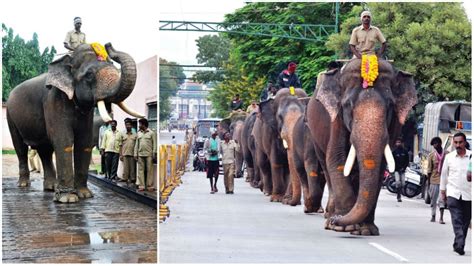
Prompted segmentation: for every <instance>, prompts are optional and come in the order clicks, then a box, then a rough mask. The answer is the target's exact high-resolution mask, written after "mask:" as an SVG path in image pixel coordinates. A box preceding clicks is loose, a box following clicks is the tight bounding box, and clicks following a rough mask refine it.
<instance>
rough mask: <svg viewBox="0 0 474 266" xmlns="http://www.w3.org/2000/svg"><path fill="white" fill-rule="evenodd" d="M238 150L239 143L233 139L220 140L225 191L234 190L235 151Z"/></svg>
mask: <svg viewBox="0 0 474 266" xmlns="http://www.w3.org/2000/svg"><path fill="white" fill-rule="evenodd" d="M239 150H240V146H239V144H237V143H236V142H235V141H234V140H229V142H228V143H226V142H225V141H222V142H221V145H220V153H221V154H222V167H223V168H224V186H225V191H226V192H234V172H235V153H236V152H238V151H239Z"/></svg>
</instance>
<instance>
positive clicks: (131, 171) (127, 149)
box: [120, 118, 137, 185]
mask: <svg viewBox="0 0 474 266" xmlns="http://www.w3.org/2000/svg"><path fill="white" fill-rule="evenodd" d="M132 128H133V126H132V119H130V118H126V119H125V129H126V131H125V133H124V134H123V136H122V149H120V161H122V162H123V175H122V180H121V181H125V182H127V185H128V184H129V183H130V184H135V182H136V171H135V168H136V165H137V162H136V161H135V158H133V152H134V150H135V142H136V141H137V134H136V133H134V132H133V131H132Z"/></svg>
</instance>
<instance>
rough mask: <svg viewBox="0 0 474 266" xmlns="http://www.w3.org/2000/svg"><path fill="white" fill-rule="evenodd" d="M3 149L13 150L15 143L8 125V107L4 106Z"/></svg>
mask: <svg viewBox="0 0 474 266" xmlns="http://www.w3.org/2000/svg"><path fill="white" fill-rule="evenodd" d="M2 149H4V150H13V142H12V138H11V136H10V130H9V129H8V123H7V107H6V106H5V104H2Z"/></svg>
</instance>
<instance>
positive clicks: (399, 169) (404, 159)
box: [393, 137, 409, 202]
mask: <svg viewBox="0 0 474 266" xmlns="http://www.w3.org/2000/svg"><path fill="white" fill-rule="evenodd" d="M393 158H394V159H395V181H396V182H397V201H398V202H402V196H401V193H402V189H403V187H404V186H405V170H406V168H407V167H408V162H409V161H408V152H407V150H405V148H403V145H402V138H400V137H398V138H397V140H396V141H395V150H394V151H393Z"/></svg>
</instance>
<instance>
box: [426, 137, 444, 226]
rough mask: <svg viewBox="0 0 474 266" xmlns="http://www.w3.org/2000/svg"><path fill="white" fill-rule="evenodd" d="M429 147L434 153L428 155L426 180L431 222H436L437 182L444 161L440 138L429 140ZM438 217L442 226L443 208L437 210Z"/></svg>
mask: <svg viewBox="0 0 474 266" xmlns="http://www.w3.org/2000/svg"><path fill="white" fill-rule="evenodd" d="M430 144H431V146H433V148H434V151H432V152H431V153H430V155H428V180H429V182H430V187H429V195H430V199H431V222H435V221H436V207H437V204H438V197H439V182H440V175H441V169H442V165H443V160H444V151H443V148H441V138H439V137H434V138H433V139H432V140H431V143H430ZM439 212H440V217H439V223H440V224H444V221H443V214H444V208H440V209H439Z"/></svg>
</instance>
